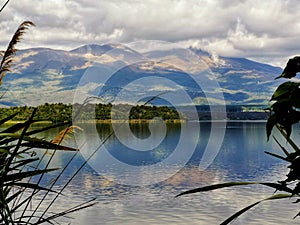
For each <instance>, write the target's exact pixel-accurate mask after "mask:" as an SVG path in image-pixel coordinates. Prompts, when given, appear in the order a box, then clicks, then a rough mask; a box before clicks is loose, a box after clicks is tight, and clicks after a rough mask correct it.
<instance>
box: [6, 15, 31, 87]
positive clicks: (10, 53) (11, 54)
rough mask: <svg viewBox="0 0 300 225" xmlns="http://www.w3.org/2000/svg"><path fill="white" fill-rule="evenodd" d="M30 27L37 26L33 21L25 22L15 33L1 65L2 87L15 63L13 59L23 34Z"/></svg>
mask: <svg viewBox="0 0 300 225" xmlns="http://www.w3.org/2000/svg"><path fill="white" fill-rule="evenodd" d="M29 26H35V25H34V23H33V22H31V21H25V22H23V23H21V25H20V26H19V27H18V29H17V31H16V32H15V34H14V36H13V37H12V39H11V41H10V42H9V45H8V47H7V49H6V51H5V53H4V55H3V57H2V60H1V63H0V85H1V83H2V79H3V78H4V76H5V74H6V73H7V72H9V71H10V66H11V64H12V62H13V57H14V55H15V53H16V51H17V49H16V48H15V45H16V44H17V43H18V42H19V41H20V40H21V38H22V36H23V34H24V33H25V31H26V30H27V29H28V27H29Z"/></svg>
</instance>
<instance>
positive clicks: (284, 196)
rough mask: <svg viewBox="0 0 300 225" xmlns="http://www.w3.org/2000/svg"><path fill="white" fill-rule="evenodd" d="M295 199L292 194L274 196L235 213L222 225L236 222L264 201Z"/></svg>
mask: <svg viewBox="0 0 300 225" xmlns="http://www.w3.org/2000/svg"><path fill="white" fill-rule="evenodd" d="M291 197H293V195H291V194H277V195H273V196H271V197H268V198H265V199H263V200H260V201H257V202H255V203H253V204H251V205H249V206H247V207H245V208H243V209H241V210H239V211H238V212H236V213H234V214H233V215H232V216H230V217H229V218H228V219H226V220H225V221H224V222H222V223H221V224H220V225H227V224H229V223H231V222H232V221H233V220H235V219H236V218H238V217H239V216H240V215H242V214H243V213H245V212H247V211H248V210H249V209H251V208H253V207H254V206H256V205H258V204H259V203H261V202H263V201H268V200H276V199H283V198H291Z"/></svg>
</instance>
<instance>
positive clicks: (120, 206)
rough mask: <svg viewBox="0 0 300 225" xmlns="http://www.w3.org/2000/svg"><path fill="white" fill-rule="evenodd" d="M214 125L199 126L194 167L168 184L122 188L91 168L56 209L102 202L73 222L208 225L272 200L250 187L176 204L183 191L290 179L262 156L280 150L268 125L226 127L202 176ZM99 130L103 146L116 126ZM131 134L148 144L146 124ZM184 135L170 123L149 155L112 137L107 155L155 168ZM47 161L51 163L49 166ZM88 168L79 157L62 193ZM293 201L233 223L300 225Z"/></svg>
mask: <svg viewBox="0 0 300 225" xmlns="http://www.w3.org/2000/svg"><path fill="white" fill-rule="evenodd" d="M194 125H195V124H194ZM210 127H211V124H210V123H208V122H207V123H201V124H200V141H199V143H198V145H197V148H196V150H195V151H194V153H193V155H192V157H191V158H190V160H189V162H188V164H187V165H186V166H185V167H184V168H182V169H180V170H179V172H178V173H176V174H175V175H173V176H171V177H170V178H168V179H167V180H165V181H163V182H160V183H157V184H153V185H147V186H142V187H133V186H127V185H121V184H118V183H116V182H114V178H113V177H107V175H106V174H98V173H96V172H95V171H94V170H93V169H92V168H91V167H90V166H89V165H88V164H87V165H86V166H85V167H84V168H83V169H82V170H81V172H80V173H79V174H78V175H77V176H76V177H75V179H74V180H73V181H72V182H71V183H70V186H69V187H68V188H67V189H66V191H65V192H64V194H65V196H66V198H63V199H62V200H60V201H58V203H57V205H56V206H55V207H58V208H59V207H64V206H65V205H67V206H69V205H70V204H71V203H72V202H77V203H78V202H80V201H82V200H84V199H89V198H90V197H97V201H98V202H99V203H98V204H97V205H96V206H95V207H92V208H90V209H87V210H83V211H80V212H78V213H76V215H73V216H74V217H75V220H74V221H73V222H72V224H174V225H175V224H176V225H177V224H201V225H206V224H219V223H220V222H221V221H222V220H223V219H224V218H226V217H228V216H229V215H231V214H232V213H234V212H235V211H237V210H238V209H240V208H242V207H245V206H246V205H247V204H251V203H253V202H255V201H256V200H259V199H261V198H264V197H267V196H269V195H271V194H272V193H273V189H270V188H267V187H260V186H248V187H243V188H228V189H224V190H218V191H214V192H209V193H205V194H204V193H202V194H195V195H190V196H183V197H180V198H174V196H175V195H176V194H178V193H180V192H181V191H184V190H187V189H191V188H196V187H199V186H203V185H208V184H213V183H219V182H226V181H241V180H258V181H271V182H272V181H277V180H280V179H284V175H283V174H282V171H283V170H284V171H286V165H285V164H282V162H280V161H279V160H277V159H275V158H273V157H271V156H268V155H266V154H265V153H264V152H263V151H265V150H269V151H273V152H274V151H276V149H275V150H273V149H274V146H275V145H274V143H272V141H270V142H269V143H268V142H266V138H265V123H262V122H256V123H254V122H251V123H243V122H230V123H228V124H227V129H226V135H225V138H224V142H223V145H222V147H221V149H220V151H219V153H218V155H217V157H216V159H215V160H214V162H213V164H211V166H210V167H209V168H208V169H206V170H205V171H199V169H198V164H199V161H200V159H201V157H202V155H203V152H204V150H205V147H206V145H207V141H208V140H207V139H208V137H209V135H210V134H209V132H210ZM97 129H98V131H99V136H98V137H97V138H101V139H103V140H104V139H105V138H107V137H108V136H109V135H110V133H111V131H112V128H111V125H110V124H98V125H97ZM131 129H132V131H133V133H134V134H136V136H137V137H139V138H146V137H147V136H148V135H149V130H148V128H147V125H143V124H135V125H133V126H132V127H131ZM295 129H296V132H297V131H298V130H299V129H298V128H297V127H296V128H295ZM297 129H298V130H297ZM180 130H181V129H180V125H178V124H169V125H168V132H167V135H166V138H165V140H164V141H163V142H162V144H161V147H160V148H157V149H155V150H154V151H151V152H142V153H138V152H135V151H130V150H129V149H127V148H126V147H124V146H123V145H122V144H121V143H120V142H119V141H118V140H117V138H116V137H115V136H114V135H112V136H111V137H110V138H109V139H108V140H107V141H106V142H105V145H106V147H107V149H109V152H110V153H111V154H112V155H113V156H115V157H118V158H119V159H120V160H124V161H126V162H130V163H132V164H134V163H137V164H139V165H144V164H147V163H148V164H152V163H153V164H155V163H157V162H159V161H161V160H163V159H165V158H166V157H168V155H169V154H171V153H172V146H173V145H175V144H176V143H177V141H178V136H179V135H180ZM188 130H189V132H190V133H189V135H193V126H191V127H190V128H189V129H188ZM275 134H276V133H275ZM47 135H48V134H47ZM49 135H53V134H49ZM124 135H126V134H124ZM70 141H72V140H70ZM69 144H71V145H73V144H74V143H73V144H72V143H70V142H69ZM186 148H187V149H188V148H189V146H188V145H187V146H186ZM73 154H74V153H71V152H57V153H56V154H55V160H54V161H53V162H52V165H51V166H52V167H57V166H58V167H63V166H64V165H65V164H66V163H67V162H68V160H69V159H70V158H71V157H72V156H73ZM182 154H184V152H182ZM47 157H50V155H48V156H47ZM46 161H47V160H46V159H45V161H44V164H45V163H46ZM82 163H84V158H83V157H82V156H81V155H80V154H78V155H77V156H76V157H75V159H74V160H73V161H72V163H71V164H70V166H69V167H68V169H67V170H66V171H65V173H64V176H63V177H62V178H61V179H59V180H58V181H57V183H56V187H61V186H62V185H64V184H65V183H66V181H67V180H68V178H70V177H71V176H72V175H73V174H74V173H75V171H76V170H77V169H78V168H79V167H80V166H81V165H82ZM112 166H113V165H112ZM172 166H176V165H167V166H166V167H157V168H156V171H143V170H139V171H138V173H136V176H141V177H143V179H151V176H153V175H155V174H158V173H168V171H169V170H170V169H172V168H171V167H172ZM54 175H55V174H52V175H49V176H48V177H47V179H48V180H51V178H53V177H54ZM290 202H291V201H290V200H283V201H277V202H276V204H274V203H271V202H270V203H269V202H266V203H264V204H263V205H259V206H257V207H255V208H254V209H253V210H251V211H249V213H247V214H245V215H243V216H242V217H241V218H240V219H238V220H236V221H235V222H234V223H233V224H283V223H285V224H298V223H299V220H292V217H293V216H294V215H295V214H296V213H297V212H298V211H297V207H295V206H294V205H293V204H291V203H290Z"/></svg>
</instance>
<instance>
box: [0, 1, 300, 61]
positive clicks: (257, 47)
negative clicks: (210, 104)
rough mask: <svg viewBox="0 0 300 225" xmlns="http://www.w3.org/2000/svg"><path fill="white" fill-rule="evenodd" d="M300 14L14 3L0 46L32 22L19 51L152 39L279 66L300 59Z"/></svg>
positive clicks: (270, 4) (279, 8)
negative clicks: (298, 56)
mask: <svg viewBox="0 0 300 225" xmlns="http://www.w3.org/2000/svg"><path fill="white" fill-rule="evenodd" d="M299 10H300V4H299V1H298V0H286V1H281V0H273V1H271V0H269V1H261V0H244V1H238V0H231V1H225V0H202V1H199V0H164V1H160V0H149V1H142V0H127V1H120V0H100V1H94V0H72V1H71V0H40V1H35V2H34V3H33V2H32V1H30V0H23V1H18V2H17V1H11V2H10V3H9V4H8V6H7V7H6V8H5V9H4V11H3V12H2V15H1V17H2V18H1V22H0V28H1V29H0V35H1V37H3V38H2V40H1V42H0V46H3V47H4V46H6V45H7V42H8V41H9V38H10V37H11V35H12V33H13V32H14V30H15V29H16V28H17V26H18V24H19V23H20V22H22V21H23V20H31V21H33V22H35V23H36V25H37V27H36V28H34V29H31V30H30V31H29V32H28V34H26V36H25V39H24V41H23V43H22V44H21V45H20V46H21V47H38V46H46V47H55V48H63V49H70V48H74V47H77V46H78V45H82V44H87V43H100V44H101V43H106V42H132V41H135V40H153V39H155V40H163V41H171V42H178V43H181V44H185V45H187V44H188V45H193V46H197V47H199V48H203V49H206V50H208V51H211V52H216V53H218V54H221V55H225V56H240V57H248V58H254V59H262V60H265V61H269V62H274V63H276V62H275V61H276V60H279V61H278V62H277V63H282V61H283V60H287V57H289V56H291V55H294V54H297V53H298V52H299V48H300V47H299V44H298V43H299V42H300V14H299V13H298V12H299ZM274 60H275V61H274Z"/></svg>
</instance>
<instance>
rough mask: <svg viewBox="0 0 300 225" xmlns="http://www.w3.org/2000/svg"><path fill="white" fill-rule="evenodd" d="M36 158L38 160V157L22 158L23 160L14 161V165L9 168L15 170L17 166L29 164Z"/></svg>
mask: <svg viewBox="0 0 300 225" xmlns="http://www.w3.org/2000/svg"><path fill="white" fill-rule="evenodd" d="M38 160H39V158H29V159H23V160H20V161H17V162H14V167H12V168H11V169H10V170H15V169H17V168H19V167H22V166H25V165H28V164H30V163H32V162H35V161H38Z"/></svg>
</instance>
